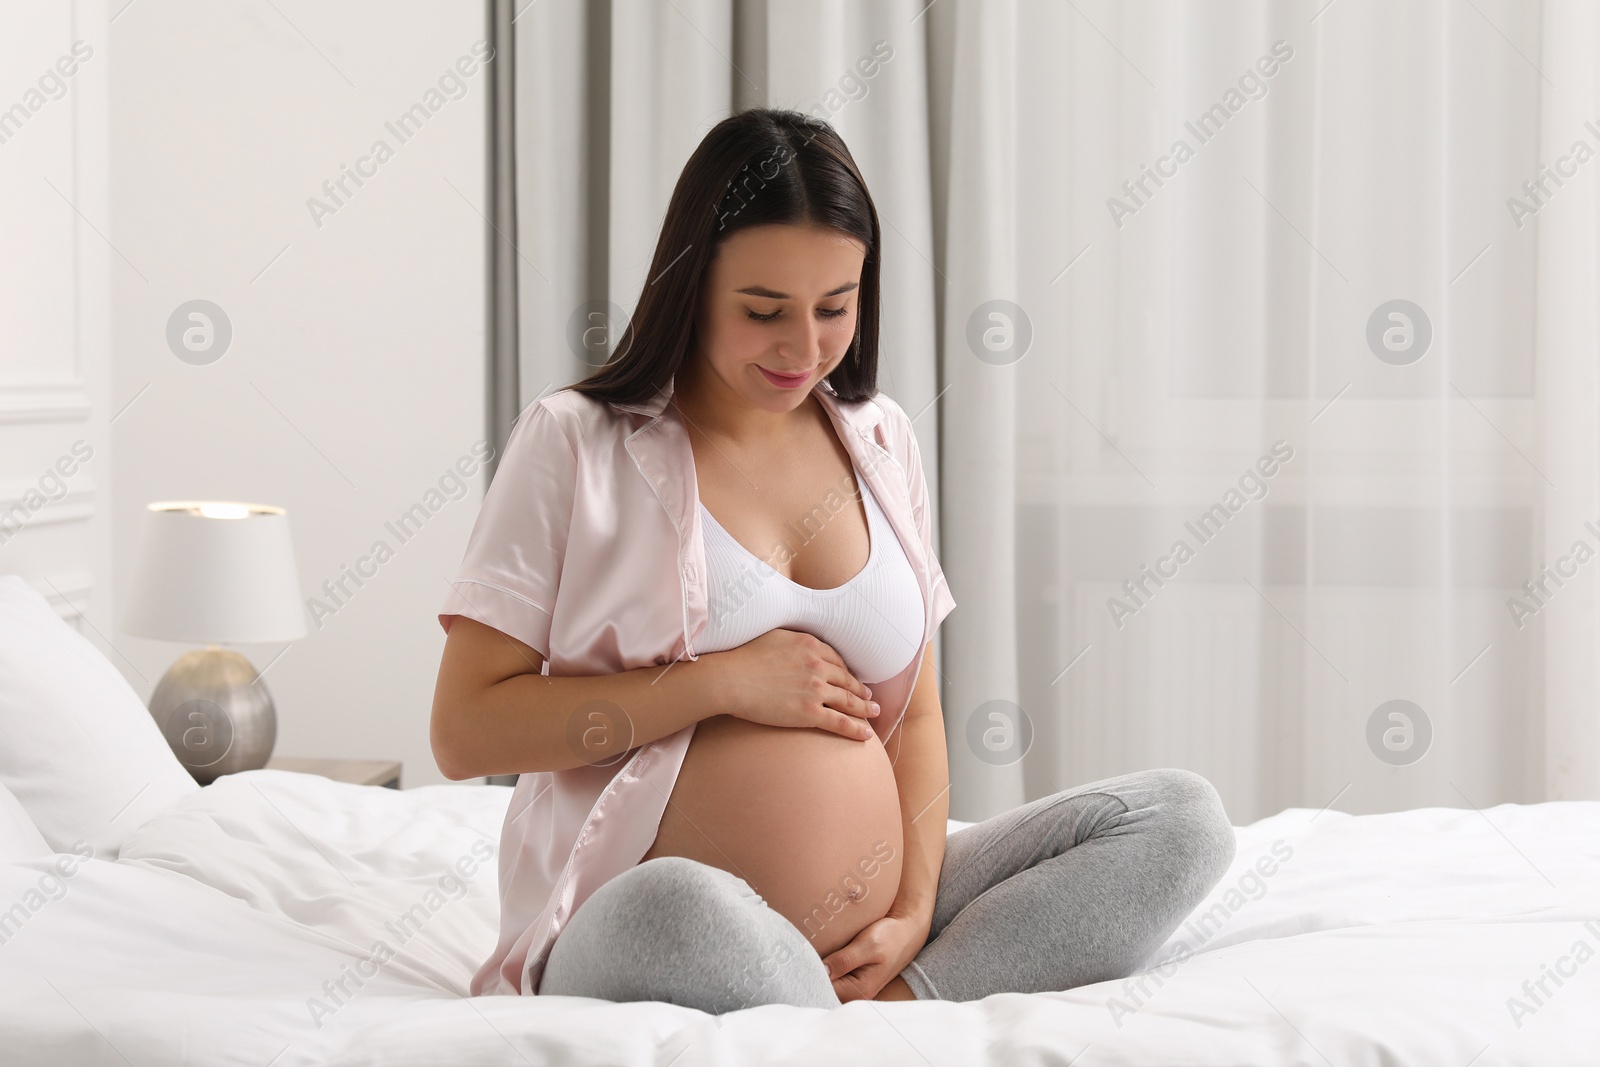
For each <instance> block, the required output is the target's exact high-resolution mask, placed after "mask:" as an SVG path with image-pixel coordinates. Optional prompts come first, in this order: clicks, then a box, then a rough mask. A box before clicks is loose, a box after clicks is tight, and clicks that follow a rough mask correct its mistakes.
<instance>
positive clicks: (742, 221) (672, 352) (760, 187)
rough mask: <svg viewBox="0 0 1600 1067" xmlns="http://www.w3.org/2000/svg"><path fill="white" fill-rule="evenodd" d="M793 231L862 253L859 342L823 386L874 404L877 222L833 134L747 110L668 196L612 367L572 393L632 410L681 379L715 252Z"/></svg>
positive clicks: (812, 122) (713, 139)
mask: <svg viewBox="0 0 1600 1067" xmlns="http://www.w3.org/2000/svg"><path fill="white" fill-rule="evenodd" d="M767 223H791V224H793V223H798V224H811V225H819V226H826V227H829V228H831V229H835V230H839V231H841V232H843V233H846V234H849V235H850V236H852V237H854V238H856V239H858V240H859V241H861V243H862V244H864V245H866V248H867V253H866V258H865V260H864V261H863V262H862V264H861V288H860V290H859V294H858V295H859V305H858V307H857V311H856V336H855V340H854V341H852V342H851V344H850V349H849V351H848V352H846V353H845V357H844V359H842V360H841V361H840V362H839V365H838V366H837V367H835V368H834V370H833V372H832V373H831V374H829V375H828V379H827V380H828V384H829V385H831V386H832V387H833V391H834V392H835V393H836V394H838V396H839V397H840V398H841V399H844V400H865V399H867V398H868V397H871V396H873V395H875V394H876V393H877V391H878V390H877V380H878V240H879V231H878V212H877V209H876V208H874V207H873V204H872V197H871V195H869V194H868V192H867V185H866V182H865V181H863V180H862V178H861V172H860V171H859V170H858V169H856V163H855V160H854V159H852V158H851V156H850V150H849V149H848V148H846V147H845V145H844V141H843V140H841V139H840V137H839V134H838V133H837V132H836V131H835V130H834V128H833V126H832V125H830V124H829V123H827V122H825V121H823V120H822V119H818V118H816V117H814V116H811V115H807V114H804V113H802V112H799V111H784V110H779V109H776V108H750V109H749V110H746V111H741V112H739V113H737V114H735V115H731V116H729V117H728V118H725V119H723V120H722V121H721V122H719V123H717V124H716V126H714V127H712V129H711V131H710V132H709V133H707V134H706V136H705V138H704V139H703V140H702V141H701V142H700V145H699V147H698V148H696V149H695V150H694V154H693V155H691V156H690V157H689V161H688V162H687V163H685V164H684V167H683V173H682V174H680V175H679V176H678V184H677V186H676V187H675V188H674V189H673V190H672V199H671V201H670V202H669V203H668V205H667V216H666V219H665V220H664V221H663V222H662V224H661V237H660V239H659V240H658V241H657V242H656V254H655V257H654V259H652V260H651V263H650V273H649V275H648V279H647V280H646V282H645V285H644V291H643V292H642V293H641V294H640V296H639V304H638V306H637V307H636V308H635V309H634V313H633V318H632V320H631V321H630V322H629V323H628V326H627V329H626V330H624V331H623V334H622V338H621V340H620V341H619V342H618V344H617V348H616V353H615V355H613V357H612V359H611V361H610V362H609V363H607V364H605V365H604V366H603V367H601V368H600V369H598V370H597V371H595V372H594V373H593V374H591V375H590V376H589V377H587V378H585V379H584V380H583V381H580V382H577V383H575V384H574V385H573V386H572V388H573V389H575V390H577V391H578V392H581V393H586V394H588V395H589V396H592V397H594V398H596V399H598V400H605V401H611V402H613V403H621V404H637V403H642V402H644V401H646V400H649V399H650V398H651V397H653V396H655V395H656V394H657V393H659V392H660V391H661V390H662V389H663V388H665V386H666V384H667V380H668V379H669V378H671V377H672V376H673V375H675V374H676V373H677V372H678V369H679V368H680V367H681V366H682V365H683V361H684V359H685V357H686V356H687V355H688V353H689V351H690V345H691V343H692V341H693V339H694V326H695V315H696V312H697V311H698V309H699V307H700V289H701V286H702V285H703V284H704V281H705V276H706V271H707V269H708V268H709V267H710V264H711V260H712V257H713V256H714V254H715V252H716V248H717V245H718V244H720V243H721V242H722V241H724V240H726V239H727V238H728V236H729V235H731V234H734V233H737V232H738V231H739V230H742V229H744V228H745V227H747V226H759V225H763V224H767Z"/></svg>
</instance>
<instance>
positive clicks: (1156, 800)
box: [432, 109, 1235, 1013]
mask: <svg viewBox="0 0 1600 1067" xmlns="http://www.w3.org/2000/svg"><path fill="white" fill-rule="evenodd" d="M879 236H880V235H879V228H878V218H877V213H876V210H875V209H874V207H873V204H872V201H871V198H870V197H869V195H868V193H867V190H866V186H865V183H864V182H863V181H862V178H861V175H860V173H859V172H858V170H857V169H856V166H855V163H854V161H853V160H852V158H851V156H850V153H849V152H848V150H847V149H846V148H845V146H844V144H843V142H842V141H841V140H840V139H839V137H838V135H837V134H836V133H835V132H834V131H833V129H832V127H831V126H829V125H827V124H826V123H823V122H820V121H817V120H815V119H811V118H809V117H807V116H804V115H801V114H798V113H795V112H787V111H778V110H770V109H753V110H750V111H745V112H741V113H739V114H737V115H735V116H733V117H731V118H729V119H726V120H724V121H723V122H721V123H720V124H718V125H717V126H716V127H715V128H714V129H713V130H711V132H710V133H708V134H707V135H706V138H705V140H704V141H703V142H702V143H701V145H700V146H699V148H698V149H697V150H696V151H695V153H694V155H693V156H692V157H691V158H690V160H689V162H688V163H687V165H686V166H685V168H684V172H683V174H682V176H681V177H680V179H679V182H678V185H677V187H676V189H675V190H674V192H673V195H672V199H671V202H670V204H669V206H668V209H667V214H666V219H665V222H664V224H663V228H662V234H661V238H660V241H659V242H658V245H657V248H656V252H655V258H654V261H653V262H652V265H651V269H650V274H649V278H648V281H647V284H646V285H645V287H644V290H643V294H642V295H641V297H640V300H639V304H638V308H637V309H636V312H635V315H634V318H633V320H632V322H631V323H630V324H629V326H628V328H627V329H626V331H625V332H624V333H623V336H622V338H621V339H620V341H619V343H618V346H617V350H616V354H615V355H614V356H613V357H612V359H611V360H610V362H608V363H607V364H606V365H605V366H604V367H602V368H601V369H600V370H599V371H597V372H596V373H594V374H593V375H591V376H590V377H589V378H587V379H586V380H584V381H581V382H579V383H577V384H576V385H574V386H571V387H569V388H566V389H561V390H557V391H555V392H554V393H552V394H551V395H549V396H546V397H543V398H542V399H540V400H537V401H535V402H534V403H533V404H531V405H529V406H528V408H527V409H525V410H524V411H523V413H522V415H521V417H520V418H519V419H518V421H517V424H516V426H515V427H514V428H513V430H512V433H511V435H510V438H509V440H508V441H507V443H506V448H505V453H504V455H503V457H502V458H501V462H500V465H499V468H498V469H497V471H496V474H495V477H494V480H493V482H492V484H491V485H490V488H489V490H488V492H487V494H486V496H485V498H484V503H483V509H482V511H481V512H480V514H479V517H478V521H477V524H476V526H475V527H474V529H473V533H472V538H471V540H470V542H469V544H468V548H467V552H466V556H465V559H464V560H463V564H462V569H461V572H460V574H459V575H458V577H457V578H456V579H455V580H454V581H453V582H452V583H451V592H450V595H449V599H448V600H447V601H446V603H445V605H444V608H443V609H442V610H441V612H440V615H439V620H440V624H441V625H442V626H443V627H444V628H445V630H446V632H447V634H448V637H447V639H446V643H445V652H444V657H443V662H442V663H441V666H440V671H439V682H438V688H437V690H436V693H435V698H434V710H433V727H432V734H433V747H434V752H435V755H436V757H437V759H438V761H439V765H440V768H441V769H442V770H443V771H444V773H445V774H446V775H447V776H448V777H450V778H452V779H462V778H468V777H473V776H477V775H486V774H506V773H516V774H518V775H519V778H518V781H517V787H516V789H515V791H514V792H513V795H512V799H511V804H510V807H509V809H508V810H507V813H506V821H505V826H504V828H503V829H502V832H501V842H500V848H501V851H500V899H501V923H500V938H499V943H498V945H497V946H496V949H495V951H494V953H493V954H492V955H491V956H490V958H489V959H487V960H486V961H485V962H484V964H483V966H482V967H481V968H480V969H479V971H478V973H477V974H476V975H475V976H474V978H473V981H472V986H471V991H472V993H473V994H474V995H480V994H484V993H511V994H518V993H520V994H535V993H537V994H544V995H552V994H559V995H569V996H587V997H597V998H602V999H607V1000H613V1001H630V1000H662V1001H670V1002H673V1003H677V1004H683V1005H687V1006H691V1007H696V1008H700V1009H702V1010H705V1011H709V1012H717V1013H720V1012H725V1011H731V1010H735V1009H738V1008H742V1007H747V1006H753V1005H758V1004H770V1003H786V1004H793V1005H802V1006H814V1007H835V1006H837V1005H839V1004H840V1003H842V1002H844V1001H849V1000H856V999H867V998H870V999H879V1000H892V999H912V998H919V999H945V1000H975V999H979V998H982V997H985V996H988V995H989V994H991V993H1000V992H1037V991H1043V990H1060V989H1068V988H1071V987H1073V986H1077V985H1081V984H1084V983H1086V982H1095V981H1102V980H1106V979H1112V978H1121V977H1124V976H1126V975H1128V974H1130V973H1132V972H1133V971H1134V970H1135V969H1136V968H1138V967H1139V965H1140V964H1141V963H1142V962H1144V961H1146V960H1147V959H1148V957H1149V956H1150V955H1151V954H1152V953H1153V952H1155V950H1156V949H1157V948H1159V947H1160V946H1161V944H1162V943H1163V942H1164V941H1165V939H1166V937H1167V935H1168V934H1170V933H1171V932H1172V931H1173V930H1174V929H1175V928H1176V927H1177V925H1178V923H1179V922H1181V921H1182V920H1183V918H1184V917H1185V916H1186V915H1188V914H1189V912H1190V911H1192V910H1193V908H1194V907H1195V906H1196V905H1197V904H1198V903H1199V902H1200V901H1201V900H1202V899H1203V898H1204V896H1205V895H1206V893H1207V892H1208V891H1209V890H1210V889H1211V887H1212V886H1213V885H1215V884H1216V882H1217V881H1218V880H1219V879H1220V878H1221V877H1222V875H1223V874H1224V872H1225V871H1226V869H1227V867H1228V865H1229V863H1230V862H1231V861H1232V859H1233V854H1234V840H1235V839H1234V833H1233V828H1232V826H1231V825H1230V823H1229V821H1228V818H1227V816H1226V814H1225V812H1224V811H1223V809H1222V805H1221V802H1220V801H1219V799H1218V797H1217V794H1216V791H1215V790H1214V789H1213V788H1212V787H1211V785H1210V783H1208V782H1207V781H1206V780H1205V779H1204V778H1202V777H1200V776H1199V775H1196V774H1193V773H1191V772H1188V771H1181V770H1150V771H1142V772H1137V773H1132V774H1126V775H1122V776H1119V777H1115V778H1109V779H1106V780H1103V781H1099V782H1092V783H1088V784H1085V785H1080V786H1077V787H1074V788H1071V789H1066V790H1063V791H1061V792H1058V793H1055V794H1053V795H1051V796H1047V797H1044V798H1042V799H1040V800H1036V801H1033V802H1031V803H1028V804H1024V805H1022V806H1020V807H1018V808H1015V809H1013V810H1011V811H1008V812H1005V813H1003V814H1000V815H997V816H994V817H993V818H990V819H988V820H986V821H984V822H981V823H978V824H976V825H974V826H971V827H968V828H965V829H963V830H960V831H958V832H957V833H955V834H951V835H949V836H948V838H947V836H946V817H947V813H948V810H949V804H948V797H949V777H948V770H947V764H946V756H945V751H946V750H945V733H944V720H943V713H942V710H941V708H940V704H939V695H938V693H939V691H938V686H937V680H938V672H937V670H936V668H935V665H934V662H933V645H932V637H933V634H934V632H935V630H936V629H937V627H938V625H939V623H940V622H941V621H942V620H943V619H944V617H945V616H946V615H948V614H949V612H950V610H951V609H952V608H954V607H955V601H954V599H953V598H952V596H951V594H950V591H949V588H948V586H947V583H946V582H945V578H944V574H943V572H942V570H941V568H940V566H939V563H938V560H937V559H936V558H935V557H934V554H933V551H932V515H931V509H930V501H929V497H928V490H927V485H926V481H925V479H924V477H923V473H922V464H921V460H920V456H919V453H918V449H917V440H916V437H915V435H914V433H913V431H912V426H911V419H910V418H909V417H908V416H907V415H906V413H905V411H904V410H903V409H901V408H900V406H899V405H898V404H896V403H895V402H894V401H893V400H891V399H889V398H888V397H887V396H885V395H884V394H882V393H880V392H878V390H877V388H876V378H877V362H878V357H877V352H878V346H877V339H878V306H879V262H880V245H879ZM963 521H981V519H979V520H970V519H969V520H963Z"/></svg>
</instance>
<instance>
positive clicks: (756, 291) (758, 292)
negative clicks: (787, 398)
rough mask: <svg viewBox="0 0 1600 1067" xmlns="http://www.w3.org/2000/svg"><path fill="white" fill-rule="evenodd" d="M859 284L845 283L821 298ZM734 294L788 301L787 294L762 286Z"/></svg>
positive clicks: (848, 289)
mask: <svg viewBox="0 0 1600 1067" xmlns="http://www.w3.org/2000/svg"><path fill="white" fill-rule="evenodd" d="M860 284H861V283H860V282H845V283H844V284H843V285H841V286H839V288H837V289H834V290H832V291H831V292H826V293H823V294H822V297H823V299H824V300H826V299H827V298H828V297H830V296H838V295H839V294H840V293H848V292H849V291H850V290H852V289H855V288H858V287H859V286H860ZM734 292H736V293H744V294H745V295H746V296H764V297H766V298H767V299H769V300H788V299H790V296H789V294H788V293H780V292H778V291H776V290H774V289H768V288H767V287H766V286H764V285H749V286H746V287H745V288H743V289H735V290H734Z"/></svg>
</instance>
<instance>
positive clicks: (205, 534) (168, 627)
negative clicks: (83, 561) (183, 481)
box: [122, 500, 306, 644]
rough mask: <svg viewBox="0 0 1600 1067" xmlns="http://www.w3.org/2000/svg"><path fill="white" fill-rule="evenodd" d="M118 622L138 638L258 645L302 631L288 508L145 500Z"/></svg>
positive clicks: (296, 635)
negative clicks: (129, 591) (126, 595)
mask: <svg viewBox="0 0 1600 1067" xmlns="http://www.w3.org/2000/svg"><path fill="white" fill-rule="evenodd" d="M141 534H142V536H141V539H140V545H139V553H138V557H137V559H138V562H137V564H136V565H135V567H134V572H133V575H132V582H131V585H132V588H133V592H132V595H131V596H129V598H128V601H127V606H126V610H125V611H124V613H123V622H122V628H123V629H124V630H126V631H127V632H128V633H131V634H137V635H138V636H140V637H154V638H157V639H160V640H163V641H184V642H188V643H191V644H193V643H202V642H203V643H209V644H261V643H269V642H276V641H293V640H296V639H298V638H301V637H304V636H305V635H306V622H305V611H304V608H303V607H302V606H301V602H300V576H299V572H298V571H296V569H295V565H294V545H293V544H292V542H291V541H290V539H289V515H288V513H287V512H286V511H284V510H283V509H282V508H276V507H270V506H268V505H265V504H236V503H229V502H223V501H210V500H204V501H202V500H171V501H163V502H161V503H155V504H150V505H149V506H148V514H147V515H146V516H145V520H144V529H143V530H142V531H141Z"/></svg>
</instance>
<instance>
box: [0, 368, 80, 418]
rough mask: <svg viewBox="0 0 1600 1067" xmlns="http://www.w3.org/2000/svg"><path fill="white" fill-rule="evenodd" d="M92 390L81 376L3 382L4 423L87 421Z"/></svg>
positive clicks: (0, 393) (0, 394)
mask: <svg viewBox="0 0 1600 1067" xmlns="http://www.w3.org/2000/svg"><path fill="white" fill-rule="evenodd" d="M89 409H90V404H89V390H88V387H87V386H86V385H85V383H84V382H83V381H82V380H81V379H80V380H75V381H70V382H41V383H32V382H28V383H23V382H13V383H9V384H0V424H5V423H17V422H86V421H87V420H88V418H89Z"/></svg>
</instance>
